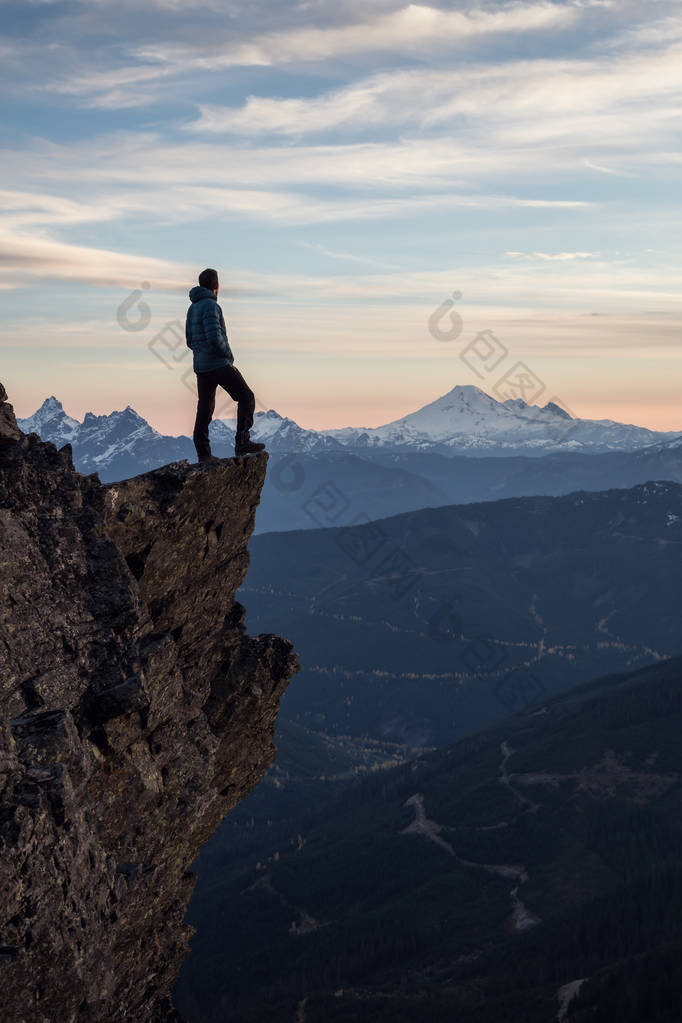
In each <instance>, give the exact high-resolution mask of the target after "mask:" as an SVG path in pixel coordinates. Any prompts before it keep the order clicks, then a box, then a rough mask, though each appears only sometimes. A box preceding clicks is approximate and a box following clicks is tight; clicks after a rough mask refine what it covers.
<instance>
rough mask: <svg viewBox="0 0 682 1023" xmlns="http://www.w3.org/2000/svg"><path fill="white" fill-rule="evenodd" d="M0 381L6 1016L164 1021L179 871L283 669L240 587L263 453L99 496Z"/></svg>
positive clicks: (258, 754)
mask: <svg viewBox="0 0 682 1023" xmlns="http://www.w3.org/2000/svg"><path fill="white" fill-rule="evenodd" d="M6 398H7V395H6V393H5V391H4V388H2V387H1V385H0V588H1V591H2V602H1V612H0V665H1V669H2V670H1V674H0V891H1V894H0V982H1V983H2V1003H3V1004H2V1010H3V1011H2V1018H3V1020H4V1021H5V1023H56V1021H59V1023H72V1021H78V1023H109V1021H110V1023H114V1021H119V1020H131V1021H139V1023H162V1021H163V1023H170V1021H172V1020H177V1019H179V1017H178V1016H177V1015H176V1014H175V1012H174V1010H173V1008H172V1006H171V1003H170V999H169V992H170V990H171V988H172V985H173V983H174V980H175V977H176V974H177V971H178V968H179V965H180V963H181V962H182V959H183V958H184V956H185V955H186V953H187V949H188V938H189V936H190V932H189V929H188V928H186V927H185V926H184V925H183V922H182V921H183V916H184V912H185V908H186V905H187V902H188V899H189V896H190V894H191V891H192V887H193V884H194V877H193V875H192V874H191V873H190V872H189V866H190V864H191V863H192V861H193V860H194V858H195V857H196V855H197V853H198V851H199V849H200V847H201V845H202V844H203V843H204V842H205V841H206V839H207V838H208V837H209V836H210V835H211V833H212V832H213V831H214V829H215V828H216V827H217V825H218V823H219V822H220V821H221V820H222V818H223V817H224V816H225V815H226V814H227V813H228V812H229V811H230V809H232V808H233V807H234V806H235V804H236V803H237V802H238V801H239V800H240V799H242V798H243V797H244V796H245V795H246V793H248V792H249V791H250V790H251V789H252V788H253V787H254V786H255V785H256V784H257V783H258V782H259V780H260V779H261V777H262V775H263V773H264V771H265V769H266V768H267V767H268V766H269V764H270V763H271V762H272V760H273V758H274V747H273V744H272V738H273V731H274V724H275V718H276V715H277V711H278V706H279V699H280V696H281V694H282V692H283V691H284V689H285V687H286V685H287V682H288V680H289V678H290V677H291V675H292V673H293V672H294V671H295V670H296V664H295V658H294V655H293V653H292V648H291V646H290V644H289V643H287V642H286V641H285V640H282V639H279V638H277V637H275V636H258V637H256V638H252V637H249V636H247V635H246V634H245V629H244V624H243V619H244V611H243V609H242V607H241V606H240V605H239V604H238V603H236V602H235V600H234V594H235V591H236V589H237V588H238V586H239V585H240V583H241V582H242V580H243V578H244V575H245V573H246V569H247V565H248V551H247V544H248V540H249V537H250V535H251V531H252V529H253V524H254V515H255V509H256V506H257V504H258V500H259V495H260V490H261V487H262V485H263V481H264V478H265V470H266V464H267V456H266V455H259V456H255V457H251V458H248V459H242V460H236V459H226V460H224V461H223V462H221V463H217V464H213V465H211V466H209V467H197V466H190V465H189V464H187V463H176V464H174V465H170V466H166V467H165V468H163V469H159V470H156V471H154V472H150V473H148V474H146V475H144V476H140V477H137V478H135V479H132V480H128V481H126V482H125V483H122V484H117V485H114V486H110V487H105V486H103V485H102V484H101V483H100V482H99V480H98V479H97V477H96V476H90V477H84V476H81V475H79V474H77V473H76V472H75V471H74V468H73V464H72V461H71V453H70V450H69V448H68V447H66V448H63V449H62V450H61V451H58V450H57V448H56V447H55V446H54V445H52V444H44V443H43V442H42V441H40V440H39V438H38V437H37V436H35V435H31V436H24V435H23V434H22V433H21V432H20V431H19V429H18V428H17V425H16V420H15V418H14V413H13V411H12V407H11V405H9V404H7V401H6Z"/></svg>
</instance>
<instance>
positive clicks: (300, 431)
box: [210, 409, 343, 454]
mask: <svg viewBox="0 0 682 1023" xmlns="http://www.w3.org/2000/svg"><path fill="white" fill-rule="evenodd" d="M236 428H237V421H236V419H216V420H214V421H213V422H212V423H211V426H210V436H211V443H212V445H213V447H215V448H216V452H217V453H218V451H217V447H216V445H219V444H227V445H229V446H234V435H235V431H236ZM251 437H252V439H253V440H255V441H262V442H263V443H264V444H265V445H266V446H267V449H268V451H271V452H272V453H273V454H290V453H291V454H293V453H296V454H311V453H319V452H323V451H341V450H343V445H342V444H341V443H340V441H338V440H336V439H335V438H334V437H330V436H329V435H328V434H326V433H320V432H318V431H317V430H306V429H304V428H303V427H302V426H299V425H298V423H295V422H294V420H293V419H289V418H286V417H284V416H280V414H279V413H278V412H275V410H274V409H270V410H269V411H268V412H256V414H255V416H254V417H253V429H252V430H251Z"/></svg>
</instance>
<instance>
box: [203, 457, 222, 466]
mask: <svg viewBox="0 0 682 1023" xmlns="http://www.w3.org/2000/svg"><path fill="white" fill-rule="evenodd" d="M219 461H220V459H219V458H218V456H217V455H199V465H206V464H207V463H208V464H209V465H210V464H212V463H213V462H219Z"/></svg>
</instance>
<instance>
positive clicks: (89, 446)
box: [19, 386, 682, 471]
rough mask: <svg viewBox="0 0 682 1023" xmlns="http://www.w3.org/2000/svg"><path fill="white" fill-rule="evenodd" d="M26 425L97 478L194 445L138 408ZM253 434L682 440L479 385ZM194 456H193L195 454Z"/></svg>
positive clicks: (464, 445)
mask: <svg viewBox="0 0 682 1023" xmlns="http://www.w3.org/2000/svg"><path fill="white" fill-rule="evenodd" d="M19 426H20V428H21V429H22V430H23V431H24V433H37V434H39V436H40V437H41V438H42V439H43V440H50V441H52V442H53V443H54V444H57V446H61V445H62V444H67V443H69V444H71V445H72V446H73V448H74V454H77V456H78V458H79V459H80V460H81V462H82V464H83V468H84V470H85V469H89V470H90V471H102V470H107V471H108V470H109V468H110V466H111V465H112V463H114V462H115V460H116V458H117V457H119V456H120V455H121V454H123V453H126V454H127V455H129V456H133V455H135V456H137V457H138V458H139V459H140V460H141V462H143V461H144V460H145V459H147V458H149V457H153V456H152V455H151V450H150V449H151V448H153V447H156V448H157V449H158V457H159V459H160V461H161V462H164V461H166V462H167V461H168V460H169V458H168V455H169V454H172V455H174V456H176V455H177V453H178V451H182V452H186V451H187V444H188V442H189V438H187V437H168V436H164V435H162V434H160V433H158V432H157V431H156V430H154V429H153V428H152V427H151V426H150V425H149V424H148V423H147V422H146V421H145V420H144V419H142V417H141V416H139V415H138V414H137V413H136V412H135V411H134V409H132V408H130V406H128V407H127V408H126V409H124V411H123V412H112V413H111V414H110V415H103V416H95V415H93V413H91V412H89V413H87V414H86V416H85V418H84V420H83V422H82V423H79V422H78V420H76V419H74V418H72V417H71V416H68V415H67V414H66V412H65V411H64V408H63V406H62V404H61V402H59V401H58V400H57V398H55V397H51V398H47V399H46V400H45V401H44V402H43V404H42V405H41V407H40V408H39V409H38V410H37V412H35V413H34V414H33V415H32V416H30V417H28V418H27V419H20V420H19ZM235 427H236V421H235V420H233V419H218V420H215V421H214V422H213V424H212V427H211V435H212V441H213V443H214V445H216V446H217V447H220V448H221V449H222V448H223V447H225V446H227V447H228V448H231V447H232V446H233V444H234V433H235ZM253 435H254V438H256V439H257V440H260V441H264V442H265V443H266V444H267V447H268V450H269V451H271V452H273V453H276V454H278V453H286V454H311V453H318V452H321V451H339V450H342V449H343V448H351V449H353V450H355V449H364V448H367V449H370V450H376V449H383V450H390V451H393V450H397V451H429V452H432V453H440V454H445V455H456V454H469V455H476V454H485V455H501V454H503V455H509V454H522V453H524V454H530V455H540V454H548V453H552V452H559V451H570V452H584V453H603V452H606V451H633V450H635V449H637V448H642V447H646V446H649V445H652V444H656V443H665V442H666V441H669V440H674V439H680V438H682V434H675V433H658V432H656V431H653V430H649V429H646V428H644V427H640V426H628V425H625V424H622V423H616V422H613V421H612V420H608V419H604V420H589V419H577V418H573V417H571V416H570V415H569V414H568V413H567V412H565V411H564V410H563V409H562V408H560V407H559V406H558V405H556V404H554V403H552V402H550V403H549V404H547V405H545V407H544V408H540V407H538V406H536V405H528V404H526V402H525V401H523V400H521V399H509V400H507V401H504V402H500V401H497V400H496V399H495V398H492V397H491V396H490V395H488V394H486V393H485V392H484V391H482V390H480V389H479V388H478V387H473V386H460V387H454V388H453V389H452V390H451V391H449V392H448V393H447V394H445V395H443V396H442V397H441V398H438V399H437V400H436V401H433V402H431V403H430V404H428V405H426V406H424V408H421V409H419V410H418V411H417V412H413V413H411V414H410V415H407V416H404V417H403V418H401V419H398V420H396V421H395V422H392V423H388V424H387V425H386V426H380V427H377V428H371V429H362V428H357V427H347V428H345V429H341V430H326V431H325V430H307V429H304V428H303V427H300V426H299V425H298V424H297V423H295V422H294V421H293V420H292V419H288V418H285V417H283V416H281V415H279V413H277V412H275V411H274V410H273V409H270V410H269V411H268V412H257V413H256V416H255V421H254V429H253ZM192 453H193V449H192V450H190V452H189V455H190V456H191V454H192ZM219 453H221V452H219ZM180 457H189V456H188V455H187V454H182V455H181V456H180ZM145 464H146V463H145Z"/></svg>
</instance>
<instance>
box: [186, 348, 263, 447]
mask: <svg viewBox="0 0 682 1023" xmlns="http://www.w3.org/2000/svg"><path fill="white" fill-rule="evenodd" d="M196 376H197V392H198V394H199V401H198V402H197V418H196V422H195V424H194V447H195V448H196V449H197V455H198V456H199V458H204V457H205V456H206V455H210V454H211V443H210V441H209V439H208V427H209V424H210V422H211V420H212V419H213V413H214V411H215V392H216V388H217V387H223V388H224V389H225V390H226V391H227V393H228V394H229V396H230V397H231V398H232V400H233V401H236V402H237V433H238V434H239V433H245V432H248V431H249V430H250V429H251V427H252V426H253V410H254V408H255V407H256V399H255V398H254V396H253V391H252V390H251V388H250V387H249V386H248V384H247V383H246V380H245V379H244V377H243V376H242V375H241V373H240V372H239V370H238V369H235V367H234V366H221V367H220V369H212V370H209V372H208V373H197V375H196Z"/></svg>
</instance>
